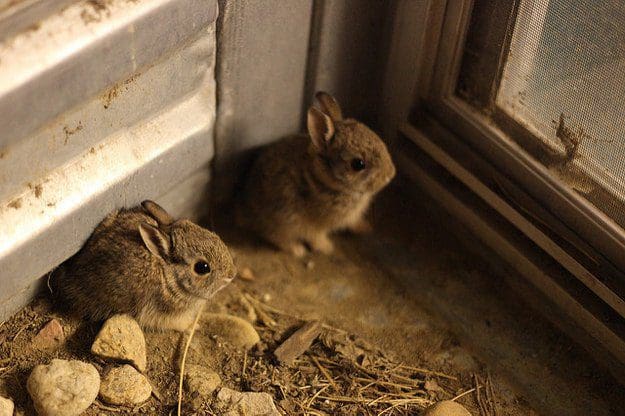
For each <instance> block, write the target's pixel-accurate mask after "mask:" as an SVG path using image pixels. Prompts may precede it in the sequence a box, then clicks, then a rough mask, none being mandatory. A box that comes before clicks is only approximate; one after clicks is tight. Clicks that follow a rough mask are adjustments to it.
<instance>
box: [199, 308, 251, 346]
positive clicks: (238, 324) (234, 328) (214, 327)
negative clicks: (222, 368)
mask: <svg viewBox="0 0 625 416" xmlns="http://www.w3.org/2000/svg"><path fill="white" fill-rule="evenodd" d="M204 324H205V328H206V333H207V334H209V335H217V336H218V337H221V338H222V339H223V340H224V341H226V342H228V343H230V344H232V345H233V346H235V347H237V348H243V349H246V350H247V349H250V348H252V347H253V346H254V345H256V343H257V342H258V341H260V336H259V335H258V332H256V330H255V329H254V327H253V326H252V325H251V324H250V323H249V322H247V321H246V320H245V319H242V318H239V317H236V316H232V315H226V314H218V313H210V314H206V315H205V319H204Z"/></svg>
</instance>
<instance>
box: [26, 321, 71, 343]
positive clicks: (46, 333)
mask: <svg viewBox="0 0 625 416" xmlns="http://www.w3.org/2000/svg"><path fill="white" fill-rule="evenodd" d="M64 340H65V334H64V333H63V327H62V326H61V324H60V323H59V321H58V320H57V319H52V320H51V321H50V322H48V323H47V324H45V325H44V327H43V328H41V330H40V331H39V333H38V334H37V335H35V337H34V338H33V341H32V345H33V347H34V348H36V349H38V350H51V349H55V348H58V347H59V346H60V345H61V344H62V343H63V341H64Z"/></svg>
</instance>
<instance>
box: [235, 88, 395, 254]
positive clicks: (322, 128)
mask: <svg viewBox="0 0 625 416" xmlns="http://www.w3.org/2000/svg"><path fill="white" fill-rule="evenodd" d="M316 97H317V99H318V100H319V102H320V104H321V110H322V111H319V110H318V109H317V108H314V107H311V108H310V109H309V111H308V133H309V135H308V136H293V137H287V138H285V139H283V140H280V141H278V142H276V143H273V144H271V145H269V146H267V147H266V148H265V149H263V150H262V151H261V153H260V154H259V156H258V158H257V159H256V161H255V162H254V163H253V165H252V167H251V169H250V172H249V176H248V179H247V183H246V185H245V188H244V192H243V196H242V200H241V201H240V204H239V206H238V209H237V222H238V224H239V225H240V226H242V227H245V228H248V229H251V230H253V231H255V232H256V233H258V234H259V235H260V236H261V237H263V238H264V239H266V240H268V241H269V242H271V243H273V244H275V245H276V246H277V247H279V248H281V249H283V250H287V251H290V252H292V253H293V254H295V255H296V256H302V255H303V254H304V253H305V251H306V248H305V245H308V246H309V247H310V248H312V249H313V250H318V251H321V252H324V253H330V252H331V251H332V249H333V245H332V241H331V240H330V238H329V234H330V233H331V232H332V231H335V230H339V229H350V230H353V231H356V232H359V231H365V230H367V229H368V228H369V226H368V224H367V222H366V221H365V219H364V214H365V212H366V210H367V208H368V206H369V204H370V202H371V199H372V197H373V196H374V195H375V194H376V193H378V192H379V191H380V190H381V189H382V188H383V187H384V186H386V185H387V184H388V183H389V182H390V180H391V179H392V178H393V177H394V176H395V167H394V165H393V162H392V160H391V157H390V155H389V152H388V150H387V149H386V146H385V145H384V143H383V142H382V140H381V139H380V138H379V137H378V136H377V135H376V134H375V133H374V132H373V131H371V130H370V129H369V128H368V127H367V126H365V125H364V124H362V123H360V122H358V121H356V120H354V119H343V116H342V112H341V109H340V107H339V105H338V103H336V100H334V98H332V97H331V96H330V95H328V94H326V93H323V92H320V93H317V95H316ZM356 159H361V160H362V161H363V162H364V166H365V167H364V168H363V169H362V170H356V169H355V168H354V167H353V166H352V164H356V166H357V164H358V162H355V160H356Z"/></svg>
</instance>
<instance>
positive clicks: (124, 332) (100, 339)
mask: <svg viewBox="0 0 625 416" xmlns="http://www.w3.org/2000/svg"><path fill="white" fill-rule="evenodd" d="M91 352H92V353H93V354H95V355H97V356H99V357H101V358H105V359H110V360H116V361H123V362H130V363H131V364H132V365H134V366H135V367H136V368H137V370H139V371H141V372H144V371H145V369H146V366H147V358H146V349H145V337H144V336H143V331H142V330H141V327H140V326H139V324H138V323H137V322H136V321H135V320H134V319H132V318H131V317H130V316H128V315H115V316H113V317H111V318H109V319H108V320H107V321H106V322H105V323H104V325H103V326H102V329H101V330H100V332H99V333H98V335H97V337H96V339H95V341H94V342H93V345H92V346H91Z"/></svg>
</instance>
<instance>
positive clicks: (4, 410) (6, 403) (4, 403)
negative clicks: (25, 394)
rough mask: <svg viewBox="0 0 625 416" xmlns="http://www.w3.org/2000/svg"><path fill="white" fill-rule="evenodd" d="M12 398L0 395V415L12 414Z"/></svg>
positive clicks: (13, 406)
mask: <svg viewBox="0 0 625 416" xmlns="http://www.w3.org/2000/svg"><path fill="white" fill-rule="evenodd" d="M14 408H15V405H13V400H11V399H7V398H5V397H2V396H0V416H13V409H14Z"/></svg>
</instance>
